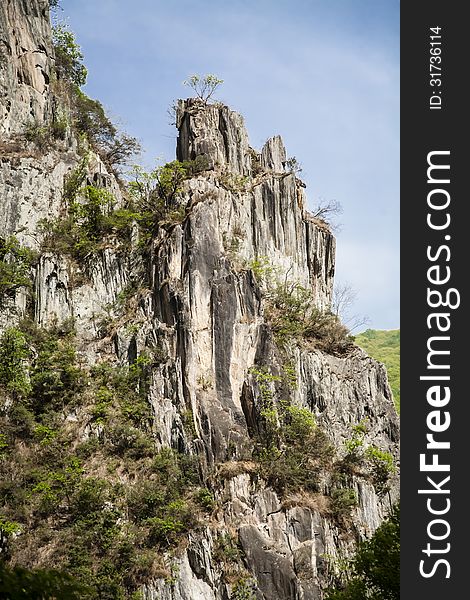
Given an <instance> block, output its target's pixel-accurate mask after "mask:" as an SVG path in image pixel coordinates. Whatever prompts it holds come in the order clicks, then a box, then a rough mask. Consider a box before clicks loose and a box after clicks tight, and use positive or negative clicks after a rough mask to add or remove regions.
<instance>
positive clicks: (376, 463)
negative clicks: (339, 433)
mask: <svg viewBox="0 0 470 600" xmlns="http://www.w3.org/2000/svg"><path fill="white" fill-rule="evenodd" d="M351 430H352V435H351V438H350V439H348V440H346V441H345V443H344V447H345V450H346V454H345V456H344V458H343V460H342V466H341V468H342V470H343V471H345V472H348V471H354V470H357V468H358V467H361V466H363V467H364V466H365V467H368V469H370V472H371V475H372V481H373V482H374V485H375V488H376V490H377V492H378V493H379V494H383V493H385V492H386V491H387V490H388V482H389V480H390V477H391V476H392V475H393V474H394V473H395V471H396V469H395V464H394V459H393V456H392V455H391V454H390V452H387V451H385V450H380V449H379V448H377V447H376V446H374V445H367V446H366V444H365V441H364V440H365V435H366V433H367V420H366V419H363V420H362V421H361V422H360V423H358V424H357V425H353V426H352V427H351Z"/></svg>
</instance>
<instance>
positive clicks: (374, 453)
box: [364, 446, 396, 494]
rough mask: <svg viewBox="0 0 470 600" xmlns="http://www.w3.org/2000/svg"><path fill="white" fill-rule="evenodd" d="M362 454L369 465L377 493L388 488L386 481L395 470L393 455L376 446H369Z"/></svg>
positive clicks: (383, 491)
mask: <svg viewBox="0 0 470 600" xmlns="http://www.w3.org/2000/svg"><path fill="white" fill-rule="evenodd" d="M364 454H365V457H366V459H367V460H368V461H369V463H370V465H371V469H372V478H373V481H374V485H375V487H376V489H377V491H378V493H379V494H380V493H385V492H386V491H387V490H388V481H389V479H390V477H391V475H393V474H394V473H395V471H396V468H395V463H394V460H393V456H392V455H391V454H390V452H387V451H386V450H380V449H379V448H377V447H376V446H369V447H368V448H366V451H365V453H364Z"/></svg>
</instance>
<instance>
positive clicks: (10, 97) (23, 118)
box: [0, 0, 53, 137]
mask: <svg viewBox="0 0 470 600" xmlns="http://www.w3.org/2000/svg"><path fill="white" fill-rule="evenodd" d="M52 56H53V50H52V42H51V29H50V24H49V3H48V2H47V1H46V0H27V1H23V2H20V1H19V0H2V2H0V136H1V137H8V136H11V135H12V134H15V133H19V132H21V131H23V130H24V127H25V125H26V124H27V123H28V122H31V121H33V122H36V123H38V124H41V123H43V122H44V121H45V120H46V119H47V118H48V116H49V115H50V111H51V106H50V97H49V93H48V92H49V81H50V71H51V65H52Z"/></svg>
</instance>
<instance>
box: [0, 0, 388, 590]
mask: <svg viewBox="0 0 470 600" xmlns="http://www.w3.org/2000/svg"><path fill="white" fill-rule="evenodd" d="M47 10H48V9H47V7H46V3H45V2H41V1H40V0H34V1H31V2H27V3H26V2H17V1H13V0H8V1H7V2H6V3H4V4H3V5H2V7H1V8H0V36H1V40H0V43H1V49H2V57H3V58H2V60H3V61H5V60H6V61H7V66H5V64H4V62H3V63H2V65H1V66H2V72H4V73H5V77H4V78H3V79H2V84H1V85H2V88H1V97H0V109H1V110H2V115H1V117H2V121H1V125H0V127H1V129H0V131H1V132H2V133H1V135H2V137H1V142H0V144H1V147H2V149H3V156H2V158H1V163H0V188H1V195H0V198H1V199H0V211H1V215H2V216H1V219H0V235H1V236H3V237H7V236H8V235H12V234H15V235H16V236H17V237H18V239H19V240H20V241H21V242H22V243H23V244H25V245H27V246H30V247H31V248H34V249H36V250H38V251H39V258H38V260H37V263H36V265H35V266H34V267H33V269H32V272H31V275H32V280H33V288H34V302H27V301H26V300H25V297H26V296H27V295H28V294H27V293H26V291H25V289H23V288H22V289H18V290H16V292H15V294H14V295H13V297H11V298H9V300H8V302H7V303H6V304H3V305H2V306H0V311H1V312H2V320H1V321H0V323H1V325H2V327H3V328H4V329H5V328H6V327H7V326H8V325H11V324H12V323H17V322H19V320H20V319H21V318H23V317H24V316H27V315H28V311H30V316H31V317H32V318H33V320H34V321H35V323H36V324H38V325H39V326H41V327H47V326H49V325H51V324H55V325H56V326H57V325H59V326H60V324H61V323H64V322H67V321H70V319H71V318H72V319H73V321H74V323H75V328H76V332H77V340H78V342H77V344H78V346H77V347H78V350H79V354H80V356H81V359H82V360H83V361H84V362H85V363H86V364H88V365H90V366H92V365H96V364H100V363H101V362H103V361H109V360H111V358H110V357H112V358H113V360H117V361H119V363H120V364H122V365H126V364H132V363H133V362H134V361H135V359H136V357H137V356H139V354H140V353H142V352H144V351H150V352H151V353H153V354H154V355H158V360H155V361H154V362H153V363H152V371H151V380H150V385H149V389H148V392H147V401H148V403H149V404H150V406H151V408H152V414H153V443H154V445H155V452H157V451H158V450H159V449H161V448H165V447H171V448H174V449H175V450H177V451H178V452H181V453H184V454H187V455H191V456H193V457H195V458H196V460H197V462H198V465H199V469H200V473H201V476H202V478H203V479H204V481H205V482H206V483H207V485H208V486H210V488H211V490H212V494H213V497H214V501H215V508H214V510H213V512H212V513H211V515H210V518H209V517H208V518H207V522H205V523H204V524H203V525H202V526H199V527H198V528H197V529H195V530H194V531H193V532H191V533H190V534H189V536H188V539H187V542H186V543H185V544H183V545H182V546H181V545H180V547H179V548H178V551H176V552H173V553H170V552H168V553H167V554H166V555H165V561H166V562H167V564H170V565H171V573H172V576H171V577H170V578H169V577H166V578H165V577H160V578H159V577H158V574H157V575H153V576H152V577H151V578H149V580H148V581H146V582H145V583H144V585H143V587H142V591H143V595H144V598H145V600H157V599H158V600H199V599H200V600H229V599H230V598H257V599H259V600H262V599H264V600H321V598H323V593H324V590H325V589H326V587H327V586H328V585H329V584H330V583H331V582H332V581H333V580H334V578H335V576H336V569H335V560H337V559H339V558H340V557H343V556H348V555H350V554H351V553H352V552H353V551H354V548H355V547H356V544H357V541H358V540H359V539H364V538H366V537H368V536H370V535H371V534H372V533H373V531H374V530H375V529H376V528H377V526H378V525H379V524H380V522H381V521H382V520H383V519H384V517H385V516H386V515H387V512H388V510H389V508H390V506H391V504H392V503H393V502H394V501H395V500H396V499H397V496H398V486H397V479H396V475H395V476H392V477H391V478H390V480H389V481H388V487H387V489H388V491H387V492H386V493H384V492H383V490H381V489H379V488H378V486H377V485H376V484H375V483H374V480H373V478H372V477H371V476H370V474H369V475H367V476H365V475H364V474H361V473H360V472H353V473H352V474H349V475H348V482H349V483H348V489H351V490H353V491H354V496H355V498H356V499H357V503H356V505H354V506H351V508H350V510H349V512H348V516H347V517H344V518H343V517H338V515H337V514H333V511H332V508H331V493H330V492H331V486H332V479H331V477H329V476H323V478H320V480H319V483H318V489H317V491H316V492H314V493H313V492H310V493H307V492H302V490H295V491H293V492H292V493H290V492H289V490H287V491H285V492H284V493H281V492H280V491H279V490H276V489H275V488H274V487H271V486H270V485H268V483H267V481H266V480H265V479H263V477H262V475H260V471H259V469H258V467H257V464H256V456H255V455H253V447H254V442H255V438H256V430H257V429H258V428H259V423H258V421H259V420H260V406H261V403H262V399H261V392H260V386H259V382H257V381H256V377H255V376H254V375H253V368H254V367H256V368H261V367H262V368H267V369H268V370H269V372H270V373H272V374H273V375H272V381H271V383H270V386H271V388H272V392H270V393H272V395H273V398H276V397H277V394H278V393H281V392H279V390H278V387H279V386H281V384H280V383H278V380H279V379H280V375H281V374H282V372H283V368H284V364H283V363H284V362H285V361H286V360H287V359H286V356H285V355H284V354H283V353H282V352H281V351H280V349H279V347H278V344H277V343H276V339H275V336H274V335H273V332H272V328H271V325H270V322H269V318H268V316H267V313H266V290H265V289H264V288H263V284H262V283H261V282H260V277H259V276H258V277H257V276H256V273H255V271H256V269H255V263H256V264H258V265H261V267H262V268H264V269H269V270H270V272H272V273H274V274H275V276H276V277H278V278H279V279H280V280H282V281H287V280H288V281H292V282H295V283H296V284H298V285H301V286H302V287H303V288H304V289H306V290H308V291H309V293H310V298H311V302H312V303H313V305H314V306H315V307H316V308H317V309H318V310H319V311H326V310H328V308H329V307H330V304H331V296H332V287H333V278H334V269H335V239H334V237H333V235H332V233H331V232H330V230H329V229H328V227H327V226H326V225H325V224H324V223H322V222H319V221H317V220H315V219H314V218H313V217H312V216H311V215H309V214H308V212H307V211H306V210H305V208H304V207H305V205H306V202H305V197H304V186H303V184H302V183H301V182H300V181H299V180H298V179H297V178H296V176H295V174H294V173H292V172H289V171H287V170H286V168H285V163H286V156H287V155H286V150H285V148H284V145H283V143H282V140H281V138H280V137H279V136H275V137H273V138H271V139H270V140H268V141H267V142H266V144H265V146H264V147H263V148H262V150H261V152H256V151H255V150H254V149H252V148H251V147H250V146H249V141H248V135H247V133H246V130H245V128H244V125H243V119H242V117H241V116H240V115H238V114H237V113H235V112H233V111H231V110H230V109H229V108H228V107H226V106H223V105H220V104H209V105H205V104H204V103H202V102H200V101H198V100H195V99H189V100H185V101H180V102H179V104H178V111H177V124H178V129H179V136H178V143H177V159H178V160H179V161H195V160H198V157H202V158H201V161H204V163H203V164H204V169H203V170H201V171H200V172H199V173H197V174H195V175H193V176H192V177H190V178H187V179H186V180H185V181H184V183H183V185H182V189H181V191H180V193H179V197H178V202H179V205H180V206H181V207H183V209H184V215H183V216H182V218H181V219H180V220H179V222H178V221H176V222H172V223H166V224H163V225H161V226H160V227H159V228H158V229H157V231H155V232H154V236H153V239H152V241H151V244H150V246H149V251H148V252H147V254H145V255H144V256H142V255H141V254H139V252H137V250H136V248H137V245H138V240H137V241H136V239H133V240H131V245H130V247H128V248H127V249H126V250H123V249H122V248H119V247H116V246H113V244H112V243H109V244H107V245H106V244H105V245H104V247H102V248H100V249H99V250H98V251H97V252H95V253H94V254H92V255H90V256H88V257H86V259H85V260H84V261H83V263H82V264H78V263H77V261H76V260H75V259H72V258H70V256H68V255H67V254H60V253H57V252H53V251H48V252H43V251H42V250H41V235H40V234H39V233H38V227H37V225H38V222H39V221H40V220H41V219H44V218H50V217H51V215H52V216H57V215H59V214H60V213H61V211H63V210H64V205H63V187H64V182H65V181H66V178H67V175H68V174H70V172H71V171H72V170H73V169H76V168H77V166H78V165H79V164H80V160H81V157H80V156H79V155H78V153H77V146H76V143H75V142H74V141H73V140H69V141H68V142H64V143H62V145H61V144H58V145H57V146H56V147H53V148H50V149H49V150H48V151H47V152H36V151H34V152H33V151H32V150H28V148H30V147H29V146H27V145H25V146H24V147H23V148H22V149H21V151H20V150H19V149H18V147H17V146H16V145H15V144H17V140H18V138H17V136H18V135H19V134H21V132H22V131H23V129H22V128H23V127H24V122H25V121H26V120H27V119H29V118H34V119H35V120H37V121H39V122H42V121H44V120H45V119H46V120H47V118H50V106H51V104H52V99H51V96H50V93H49V73H50V70H51V69H52V68H53V63H52V58H51V57H52V51H51V42H50V31H49V25H48V22H47ZM48 115H49V116H48ZM28 152H29V155H28ZM201 164H202V163H201ZM87 169H88V178H89V179H90V181H93V177H94V178H95V181H97V179H96V178H97V177H101V176H104V177H105V179H104V181H106V186H107V188H108V189H109V190H110V191H111V192H112V194H113V195H114V197H115V199H116V204H117V205H119V204H120V203H121V202H122V197H121V191H120V185H121V184H120V183H119V182H118V181H117V180H116V179H115V178H114V176H113V175H112V174H110V173H108V172H107V170H106V168H105V167H104V165H103V163H102V162H101V161H100V160H99V158H98V157H97V156H96V155H94V154H92V157H91V159H90V160H89V162H88V166H87ZM100 181H101V180H100ZM99 187H102V184H101V183H100V185H99ZM65 209H66V207H65ZM134 238H135V236H134ZM136 282H137V283H136ZM123 298H125V302H127V305H126V309H125V310H123V309H122V305H123V302H124V301H123ZM105 317H106V318H108V320H109V319H112V320H113V328H112V330H111V331H109V330H107V331H106V332H105V333H104V334H103V321H104V320H105ZM288 361H289V368H290V372H291V376H290V378H291V383H290V391H289V395H290V402H291V403H292V405H293V406H296V407H299V408H303V409H308V411H311V413H312V415H314V417H315V420H316V422H317V424H318V427H320V428H321V429H322V430H323V431H324V432H325V433H326V436H327V438H328V439H329V440H330V442H331V443H332V444H333V445H334V447H335V448H336V451H337V454H338V457H339V458H338V460H340V459H341V457H342V456H344V454H345V450H344V443H345V441H346V440H348V439H350V438H351V427H352V426H357V424H358V423H361V422H362V423H364V422H366V421H367V432H365V433H364V437H363V440H362V443H364V445H366V444H373V445H374V447H377V448H379V449H380V450H381V451H383V452H387V453H389V454H390V455H392V456H393V457H394V458H395V459H398V441H399V431H398V419H397V415H396V413H395V410H394V407H393V403H392V398H391V392H390V389H389V386H388V383H387V376H386V373H385V370H384V367H383V366H382V365H380V364H378V363H377V362H375V361H374V360H372V359H371V358H369V357H368V356H367V355H365V353H363V352H362V351H361V350H359V349H358V348H357V347H353V346H350V347H349V350H348V351H347V352H345V353H343V354H334V353H333V354H332V353H328V352H326V351H324V350H321V349H319V348H315V347H314V345H313V346H308V345H302V344H300V345H298V344H291V345H290V346H289V350H288ZM74 410H75V414H74V415H72V416H70V415H69V418H70V419H72V418H73V419H75V420H76V421H80V419H85V420H86V418H85V416H84V414H82V416H80V408H77V407H76V408H75V409H74ZM77 415H78V416H77ZM188 420H189V421H190V423H189V425H188ZM80 435H81V436H82V438H83V439H89V438H90V436H91V437H93V435H101V434H100V433H99V428H98V429H97V428H96V426H93V425H92V424H87V426H86V427H85V428H84V429H83V430H82V432H81V434H80ZM221 539H230V540H234V542H233V543H234V544H235V546H236V552H235V551H234V553H233V554H234V555H235V554H236V557H235V558H234V556H232V557H231V558H230V557H229V556H228V553H226V555H225V556H223V555H221V551H220V547H221V546H220V544H221V542H220V540H221ZM162 552H163V551H162ZM230 560H232V561H233V562H234V563H235V566H234V565H231V564H229V563H230ZM237 586H238V587H237ZM237 589H238V590H239V591H238V592H237ZM242 593H244V594H245V595H242ZM237 594H239V595H237Z"/></svg>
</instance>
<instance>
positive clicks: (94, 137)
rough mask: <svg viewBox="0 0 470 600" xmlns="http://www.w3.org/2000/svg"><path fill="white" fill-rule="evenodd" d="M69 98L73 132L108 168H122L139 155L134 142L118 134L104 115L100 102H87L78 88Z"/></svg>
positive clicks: (86, 97) (125, 135) (137, 146)
mask: <svg viewBox="0 0 470 600" xmlns="http://www.w3.org/2000/svg"><path fill="white" fill-rule="evenodd" d="M70 95H71V100H72V116H73V126H74V128H75V130H76V131H77V132H78V133H79V134H82V135H85V136H86V138H87V139H88V141H89V143H90V144H91V145H92V146H93V148H94V149H95V150H96V151H97V152H98V153H99V154H100V156H101V158H102V159H103V161H104V162H105V163H106V164H107V165H110V166H111V167H115V166H117V165H121V164H125V163H126V162H127V160H128V159H129V158H131V157H132V156H135V155H136V154H139V153H140V151H141V147H140V144H139V142H138V141H137V139H136V138H134V137H132V136H129V135H127V134H125V133H122V132H119V130H118V128H117V127H116V125H114V123H113V122H112V121H111V119H110V118H109V117H108V116H107V115H106V112H105V110H104V108H103V105H102V104H101V102H99V101H98V100H94V99H92V98H89V97H88V96H87V95H86V94H85V93H84V92H82V90H80V89H78V88H74V89H73V91H72V92H71V94H70Z"/></svg>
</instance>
